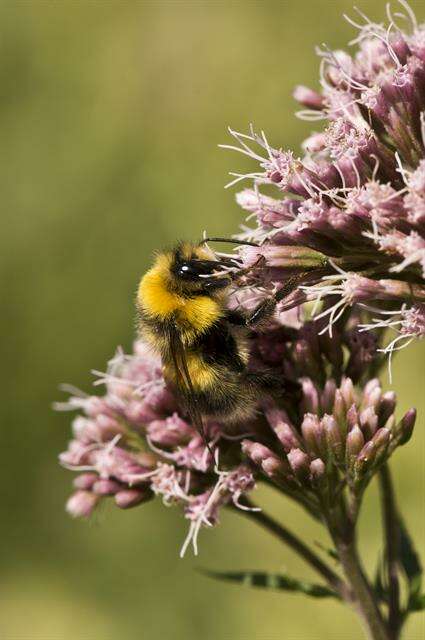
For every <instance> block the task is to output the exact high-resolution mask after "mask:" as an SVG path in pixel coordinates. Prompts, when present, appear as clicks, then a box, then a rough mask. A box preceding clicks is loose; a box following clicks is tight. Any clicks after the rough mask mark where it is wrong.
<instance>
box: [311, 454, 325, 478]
mask: <svg viewBox="0 0 425 640" xmlns="http://www.w3.org/2000/svg"><path fill="white" fill-rule="evenodd" d="M325 471H326V466H325V463H324V462H323V460H321V459H320V458H316V459H315V460H312V462H310V473H311V476H312V478H313V479H315V480H318V479H320V478H322V477H323V476H324V474H325Z"/></svg>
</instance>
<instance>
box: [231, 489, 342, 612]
mask: <svg viewBox="0 0 425 640" xmlns="http://www.w3.org/2000/svg"><path fill="white" fill-rule="evenodd" d="M244 503H245V504H246V506H247V507H249V509H252V508H255V505H254V504H253V503H252V502H251V501H250V500H248V498H246V497H245V500H244ZM237 512H238V513H240V514H243V515H246V516H248V517H249V518H250V519H251V520H254V521H255V522H257V524H259V525H261V526H262V527H264V528H265V529H267V531H269V532H270V533H272V534H274V535H275V536H277V537H278V538H279V540H281V541H282V542H283V543H284V544H286V545H287V546H288V547H290V548H291V549H292V550H293V551H295V552H296V553H297V554H298V555H299V556H300V557H301V558H302V559H303V560H304V561H305V562H307V564H309V565H310V566H311V567H312V568H313V569H314V570H315V571H317V572H318V573H319V574H320V575H321V576H322V577H323V578H324V579H325V580H326V582H327V584H328V585H329V586H330V587H331V588H332V589H333V590H334V591H336V593H337V594H338V595H339V596H340V597H341V598H342V599H343V600H346V601H351V599H352V598H351V593H350V590H349V588H348V586H347V585H346V584H345V582H344V581H343V580H342V579H341V578H340V577H339V576H338V575H337V574H336V573H335V572H334V571H332V569H331V568H330V567H329V566H328V565H327V564H326V563H325V562H323V560H321V558H319V556H318V555H317V554H316V553H314V551H312V550H311V549H310V548H309V547H308V546H307V545H306V544H304V542H302V541H301V540H300V539H299V538H298V537H297V536H296V535H295V534H293V533H292V532H291V531H289V530H288V529H287V528H286V527H284V526H283V525H281V524H280V523H279V522H277V521H276V520H274V519H273V518H272V517H271V516H269V515H268V514H266V513H264V511H252V510H249V511H245V510H244V511H241V510H240V509H237Z"/></svg>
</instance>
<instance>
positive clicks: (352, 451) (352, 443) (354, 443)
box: [345, 424, 364, 459]
mask: <svg viewBox="0 0 425 640" xmlns="http://www.w3.org/2000/svg"><path fill="white" fill-rule="evenodd" d="M363 446H364V436H363V433H362V432H361V430H360V427H359V426H358V425H357V424H356V425H354V427H353V428H352V429H351V431H350V433H349V434H348V435H347V440H346V445H345V448H346V453H347V458H349V459H350V458H353V457H357V456H358V454H359V453H360V451H361V450H362V449H363Z"/></svg>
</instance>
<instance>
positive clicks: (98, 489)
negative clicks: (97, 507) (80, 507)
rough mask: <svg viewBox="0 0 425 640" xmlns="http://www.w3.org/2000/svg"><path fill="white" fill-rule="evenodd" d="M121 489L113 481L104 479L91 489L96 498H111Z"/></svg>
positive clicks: (119, 485)
mask: <svg viewBox="0 0 425 640" xmlns="http://www.w3.org/2000/svg"><path fill="white" fill-rule="evenodd" d="M120 489H122V485H121V484H120V483H119V482H115V480H107V479H106V478H104V479H101V480H98V481H97V482H95V483H94V485H93V487H92V491H93V493H95V494H96V495H98V496H113V495H115V494H116V493H117V491H119V490H120Z"/></svg>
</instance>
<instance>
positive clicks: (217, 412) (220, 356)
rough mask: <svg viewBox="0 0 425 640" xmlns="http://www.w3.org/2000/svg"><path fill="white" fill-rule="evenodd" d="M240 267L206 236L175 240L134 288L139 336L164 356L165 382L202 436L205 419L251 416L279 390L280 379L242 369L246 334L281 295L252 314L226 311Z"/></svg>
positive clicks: (237, 419)
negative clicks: (219, 254)
mask: <svg viewBox="0 0 425 640" xmlns="http://www.w3.org/2000/svg"><path fill="white" fill-rule="evenodd" d="M214 240H215V239H214ZM237 265H238V262H237V260H236V259H235V260H233V259H231V258H230V259H229V258H219V257H217V256H216V254H215V253H214V252H213V251H212V250H211V249H210V248H209V247H208V246H207V245H206V244H205V241H203V242H201V243H198V244H193V243H189V242H180V243H179V244H177V245H176V246H175V247H174V248H173V249H171V250H169V251H164V252H162V253H159V254H157V256H156V258H155V261H154V263H153V266H152V267H151V268H150V269H149V271H147V273H146V274H145V275H144V276H143V277H142V279H141V281H140V284H139V288H138V292H137V311H138V320H139V331H140V335H141V337H143V339H144V340H145V341H146V342H147V343H148V344H150V345H151V347H152V348H153V350H155V351H156V352H157V353H158V354H159V355H160V356H161V358H162V363H163V371H164V377H165V379H166V381H167V382H168V383H169V384H170V385H171V386H173V387H174V388H175V389H176V390H177V393H178V395H179V398H180V399H181V400H182V402H183V405H184V406H185V407H186V409H187V412H188V414H189V416H190V417H191V419H192V421H193V423H194V426H195V427H196V428H197V429H198V431H200V432H201V434H202V435H204V429H203V419H204V418H205V419H208V418H216V419H219V420H220V421H221V422H223V423H227V424H232V423H236V422H240V421H245V420H249V419H250V418H252V417H253V416H254V415H255V412H256V407H257V406H258V402H259V400H260V399H261V398H262V397H264V396H265V395H270V394H273V391H274V390H277V389H282V380H281V379H277V378H276V376H274V375H273V374H271V373H269V372H255V373H254V372H251V371H249V370H248V367H247V365H248V358H249V345H248V340H249V334H250V332H251V330H252V329H253V328H255V327H256V326H257V325H258V324H259V323H261V322H263V321H264V320H265V319H268V318H270V317H271V316H272V315H273V313H274V311H275V307H276V303H277V301H278V299H279V297H276V296H275V297H272V298H269V299H266V300H265V301H264V302H261V303H260V304H259V305H258V307H257V308H256V309H254V310H253V311H252V312H250V314H249V315H248V314H244V313H242V312H240V311H234V310H230V309H229V308H228V298H229V291H230V287H231V285H232V284H234V282H235V280H237V278H238V277H240V275H241V274H242V273H246V270H241V269H238V268H237ZM229 266H231V267H233V269H229V268H228V267H229ZM280 297H282V294H281V296H280Z"/></svg>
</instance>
